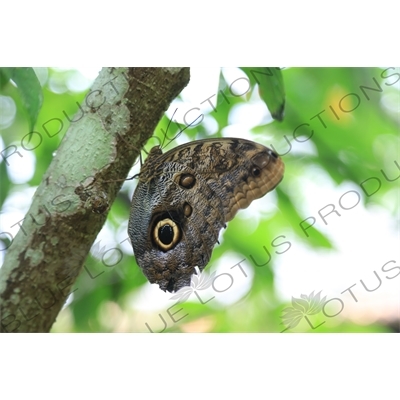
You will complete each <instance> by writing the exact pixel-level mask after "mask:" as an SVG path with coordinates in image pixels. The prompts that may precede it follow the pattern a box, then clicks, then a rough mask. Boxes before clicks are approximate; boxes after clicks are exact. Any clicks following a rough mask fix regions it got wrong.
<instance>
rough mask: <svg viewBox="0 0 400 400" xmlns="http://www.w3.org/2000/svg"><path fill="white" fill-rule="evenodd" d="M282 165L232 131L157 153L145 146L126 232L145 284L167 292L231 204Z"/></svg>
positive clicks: (261, 191)
mask: <svg viewBox="0 0 400 400" xmlns="http://www.w3.org/2000/svg"><path fill="white" fill-rule="evenodd" d="M283 174H284V164H283V161H282V160H281V158H280V157H279V156H278V155H277V154H276V153H275V152H274V151H273V150H271V149H269V148H268V147H265V146H263V145H261V144H259V143H255V142H252V141H249V140H245V139H240V138H219V139H203V140H197V141H193V142H190V143H187V144H183V145H180V146H178V147H175V148H173V149H171V150H170V151H168V152H166V153H163V152H162V150H161V148H160V147H159V146H155V147H153V148H152V149H151V150H150V152H149V154H148V157H147V159H146V161H145V162H144V164H143V165H142V168H141V170H140V173H139V182H138V185H137V187H136V189H135V192H134V194H133V197H132V202H131V209H130V218H129V224H128V235H129V238H130V240H131V243H132V246H133V250H134V254H135V258H136V261H137V263H138V265H139V267H140V268H141V269H142V271H143V273H144V274H145V276H146V277H147V279H148V280H149V281H150V282H151V283H156V284H158V285H159V287H160V289H162V290H163V291H169V292H174V291H178V290H179V289H180V288H182V287H184V286H189V285H190V281H191V276H192V275H193V274H194V273H195V267H196V266H197V267H198V268H199V270H200V271H201V270H203V269H204V268H205V266H206V265H207V263H208V262H209V260H210V258H211V254H212V251H213V248H214V246H215V244H216V243H217V242H218V236H219V232H220V230H221V229H222V228H226V223H227V222H229V221H230V220H232V218H233V217H234V216H235V214H236V213H237V212H238V210H239V209H243V208H247V207H248V206H249V205H250V204H251V202H252V201H253V200H255V199H258V198H260V197H263V196H264V195H265V194H266V193H268V192H270V191H271V190H273V189H274V188H275V187H276V186H277V185H278V184H279V182H280V181H281V180H282V178H283Z"/></svg>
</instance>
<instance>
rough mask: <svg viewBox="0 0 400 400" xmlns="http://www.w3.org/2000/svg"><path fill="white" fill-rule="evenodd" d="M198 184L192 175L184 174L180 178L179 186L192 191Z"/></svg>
mask: <svg viewBox="0 0 400 400" xmlns="http://www.w3.org/2000/svg"><path fill="white" fill-rule="evenodd" d="M195 183H196V178H195V177H194V176H193V175H191V174H182V175H181V176H180V178H179V185H180V186H182V187H183V188H184V189H191V188H192V187H193V186H194V185H195Z"/></svg>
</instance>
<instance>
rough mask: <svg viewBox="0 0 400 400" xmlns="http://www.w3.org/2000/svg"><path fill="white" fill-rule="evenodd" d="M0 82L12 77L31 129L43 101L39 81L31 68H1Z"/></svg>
mask: <svg viewBox="0 0 400 400" xmlns="http://www.w3.org/2000/svg"><path fill="white" fill-rule="evenodd" d="M0 79H1V84H3V80H4V81H5V80H7V79H12V80H13V81H14V82H15V84H16V85H17V88H18V92H19V95H20V96H21V101H22V104H23V107H24V108H25V111H26V113H27V114H28V118H29V129H31V130H33V127H34V126H35V123H36V120H37V117H38V115H39V111H40V108H41V107H42V103H43V92H42V87H41V86H40V82H39V80H38V78H37V76H36V74H35V71H34V70H33V68H29V67H21V68H2V69H1V76H0Z"/></svg>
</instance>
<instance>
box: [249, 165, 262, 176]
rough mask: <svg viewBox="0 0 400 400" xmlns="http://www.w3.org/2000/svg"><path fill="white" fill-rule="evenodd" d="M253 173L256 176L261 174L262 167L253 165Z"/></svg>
mask: <svg viewBox="0 0 400 400" xmlns="http://www.w3.org/2000/svg"><path fill="white" fill-rule="evenodd" d="M251 174H252V175H253V176H255V177H257V176H260V174H261V170H260V168H257V167H253V168H252V169H251Z"/></svg>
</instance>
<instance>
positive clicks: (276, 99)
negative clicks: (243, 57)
mask: <svg viewBox="0 0 400 400" xmlns="http://www.w3.org/2000/svg"><path fill="white" fill-rule="evenodd" d="M241 69H242V70H243V71H244V72H246V74H247V76H248V77H249V79H250V82H251V83H253V84H255V83H257V84H258V87H259V90H260V97H261V98H262V99H263V100H264V101H265V104H266V105H267V107H268V109H269V111H270V113H271V115H272V117H273V118H274V119H276V120H278V121H282V120H283V115H284V109H285V88H284V85H283V77H282V71H281V70H280V69H279V68H266V67H264V68H248V67H246V68H241Z"/></svg>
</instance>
